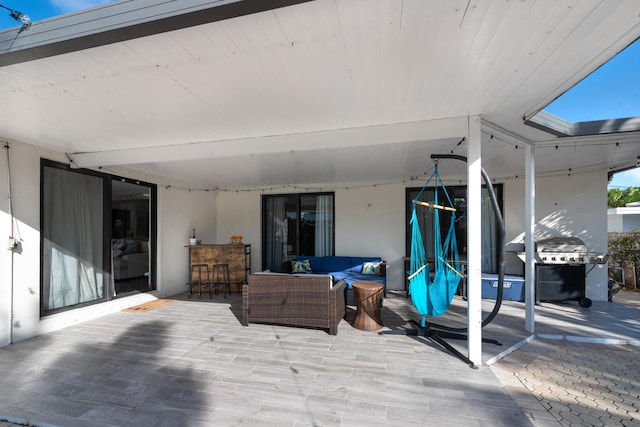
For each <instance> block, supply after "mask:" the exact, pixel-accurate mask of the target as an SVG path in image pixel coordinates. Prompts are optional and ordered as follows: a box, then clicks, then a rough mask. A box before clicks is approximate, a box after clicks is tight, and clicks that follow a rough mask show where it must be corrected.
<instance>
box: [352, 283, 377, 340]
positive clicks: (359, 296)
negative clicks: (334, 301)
mask: <svg viewBox="0 0 640 427" xmlns="http://www.w3.org/2000/svg"><path fill="white" fill-rule="evenodd" d="M383 290H384V286H382V285H381V284H380V283H377V282H371V281H362V282H355V283H354V284H353V291H354V293H355V296H356V306H357V309H356V317H355V319H354V321H353V327H354V328H356V329H360V330H363V331H377V330H378V329H380V328H382V320H380V297H381V296H382V292H383Z"/></svg>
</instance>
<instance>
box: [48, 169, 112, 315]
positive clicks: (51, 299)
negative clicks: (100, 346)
mask: <svg viewBox="0 0 640 427" xmlns="http://www.w3.org/2000/svg"><path fill="white" fill-rule="evenodd" d="M43 174H44V176H43V192H44V193H43V207H42V208H43V209H42V210H43V229H42V234H43V241H44V244H43V295H42V306H43V310H45V311H48V310H53V309H57V308H62V307H68V306H71V305H75V304H80V303H83V302H88V301H94V300H97V299H101V298H103V297H104V271H103V264H104V257H103V225H104V218H103V191H102V185H103V180H102V179H101V178H98V177H94V176H91V175H85V174H80V173H75V172H71V171H68V170H64V169H58V168H54V167H45V168H43Z"/></svg>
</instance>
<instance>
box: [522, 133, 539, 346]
mask: <svg viewBox="0 0 640 427" xmlns="http://www.w3.org/2000/svg"><path fill="white" fill-rule="evenodd" d="M525 147H526V148H525V154H526V155H525V162H526V165H525V191H524V206H525V207H524V209H525V213H524V216H525V226H524V250H525V265H524V277H525V287H524V289H525V297H524V300H525V312H524V329H525V331H527V332H530V333H532V334H533V333H535V302H536V295H535V291H536V289H535V288H536V265H535V220H536V203H535V198H536V168H535V148H534V147H533V146H531V145H525Z"/></svg>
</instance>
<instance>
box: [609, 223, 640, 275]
mask: <svg viewBox="0 0 640 427" xmlns="http://www.w3.org/2000/svg"><path fill="white" fill-rule="evenodd" d="M609 264H615V265H618V266H620V267H623V268H624V267H625V266H630V267H631V268H633V269H634V270H635V272H636V277H637V276H638V267H640V229H638V228H633V229H631V230H630V231H625V232H622V233H618V232H611V233H609ZM636 280H637V279H636Z"/></svg>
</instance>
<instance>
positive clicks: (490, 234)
mask: <svg viewBox="0 0 640 427" xmlns="http://www.w3.org/2000/svg"><path fill="white" fill-rule="evenodd" d="M482 195H483V197H482V207H481V209H482V230H481V234H482V272H483V273H496V272H497V270H496V268H497V259H496V257H497V252H496V251H497V247H496V245H497V240H496V233H497V231H496V219H495V215H496V214H495V210H494V209H493V205H492V204H491V200H490V199H489V195H488V190H486V189H484V188H483V189H482Z"/></svg>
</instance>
